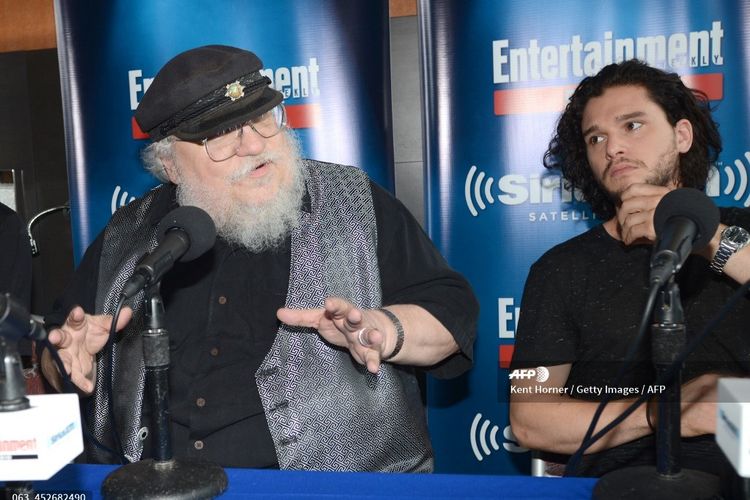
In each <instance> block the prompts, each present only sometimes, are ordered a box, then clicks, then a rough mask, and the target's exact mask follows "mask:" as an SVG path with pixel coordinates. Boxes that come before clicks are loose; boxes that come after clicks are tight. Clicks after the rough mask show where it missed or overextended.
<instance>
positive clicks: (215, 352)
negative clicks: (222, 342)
mask: <svg viewBox="0 0 750 500" xmlns="http://www.w3.org/2000/svg"><path fill="white" fill-rule="evenodd" d="M209 352H210V353H211V356H218V355H219V348H218V347H212V348H211V350H210V351H209Z"/></svg>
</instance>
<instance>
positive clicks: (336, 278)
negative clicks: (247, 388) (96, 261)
mask: <svg viewBox="0 0 750 500" xmlns="http://www.w3.org/2000/svg"><path fill="white" fill-rule="evenodd" d="M304 168H305V169H306V176H307V180H306V181H307V190H308V193H309V195H310V201H311V210H310V212H309V213H307V212H302V214H301V217H302V221H301V224H300V225H299V227H298V228H297V229H295V230H294V232H293V233H292V237H291V242H292V243H291V245H292V248H291V253H292V259H291V269H290V273H289V274H290V278H289V288H288V294H287V298H286V306H287V307H294V308H317V307H321V306H322V305H323V301H324V300H325V298H326V297H328V296H338V297H344V298H346V299H347V300H349V301H351V302H353V303H354V304H356V305H357V306H358V307H361V308H374V307H378V306H380V304H381V296H380V274H379V269H378V262H377V253H376V249H377V230H376V222H375V213H374V209H373V206H372V194H371V192H370V185H369V180H368V178H367V176H366V175H365V174H364V173H363V172H362V171H360V170H359V169H356V168H353V167H344V166H341V165H333V164H328V163H322V162H316V161H311V160H305V161H304ZM162 189H163V188H162V187H159V188H156V189H154V190H152V191H151V192H150V193H149V194H147V195H146V196H144V197H143V198H142V199H140V200H137V201H135V202H133V203H131V204H129V205H127V206H126V207H124V208H122V209H120V210H118V211H117V212H116V213H115V214H114V215H113V217H112V220H111V222H110V224H109V225H108V226H107V228H106V230H105V239H104V245H103V250H102V258H101V261H100V270H99V283H98V284H99V287H98V292H97V303H96V305H97V312H99V313H101V312H104V313H109V314H111V313H112V312H113V310H114V307H115V304H116V300H117V295H118V294H119V291H120V290H121V288H122V285H123V283H124V281H125V280H126V279H127V278H128V277H129V276H130V274H131V273H132V271H133V269H134V267H135V264H136V262H137V260H138V259H139V258H140V256H141V255H143V254H144V253H145V252H148V251H150V250H151V249H153V248H154V246H155V245H156V234H155V229H156V228H155V226H153V225H149V224H148V222H147V221H148V220H149V217H153V215H150V214H149V209H150V207H151V206H152V204H153V202H154V199H155V198H156V197H157V196H159V192H160V190H162ZM161 215H165V214H161ZM141 304H142V294H141V295H139V296H136V297H135V301H134V305H135V308H134V318H133V320H132V321H131V322H130V324H129V325H128V327H126V329H125V331H124V332H121V333H120V334H119V335H118V338H117V342H115V344H114V348H113V351H112V352H111V353H110V354H109V355H106V356H105V355H101V356H100V359H99V363H98V364H97V377H98V379H97V380H98V381H99V383H97V387H96V390H95V393H94V396H93V401H92V403H93V404H92V405H90V408H89V413H90V415H89V417H90V418H89V421H90V422H93V424H94V425H93V429H92V431H93V434H94V436H95V437H97V439H99V440H100V441H103V442H110V435H111V431H110V418H109V416H108V411H109V410H108V405H109V402H108V400H107V392H106V390H105V389H104V388H105V385H104V384H103V383H102V381H103V380H104V379H103V377H104V373H105V366H106V365H107V364H108V363H112V364H113V365H112V366H113V372H114V377H113V394H114V414H115V418H116V421H117V428H118V430H119V435H120V437H121V440H122V446H123V449H124V451H125V453H126V455H128V457H129V458H131V459H138V458H139V457H140V456H141V453H142V451H143V444H142V441H141V439H140V437H139V430H140V428H141V418H140V415H141V410H142V406H143V388H144V369H143V353H142V346H141V338H140V334H139V332H140V330H141V328H142V325H143V310H142V305H141ZM255 379H256V380H255V382H256V383H257V386H258V391H259V393H260V396H261V400H262V403H263V407H264V410H265V415H266V420H267V422H268V426H269V429H270V431H271V436H272V438H273V441H274V444H275V447H276V454H277V458H278V461H279V465H280V467H281V468H282V469H309V470H358V471H393V472H405V471H420V472H429V471H431V470H432V467H433V459H432V448H431V445H430V441H429V436H428V433H427V427H426V421H425V416H424V410H423V407H422V404H421V398H420V393H419V387H418V384H417V381H416V378H415V376H414V373H413V370H412V369H411V368H408V367H401V366H396V365H392V364H389V363H383V364H382V365H381V369H380V372H379V373H378V374H377V375H373V374H370V373H369V372H367V370H366V369H365V368H364V367H362V366H361V365H359V364H358V363H357V362H356V361H354V360H353V359H352V357H351V355H350V354H349V352H348V351H347V350H343V349H339V348H335V347H332V346H331V345H329V344H327V343H326V342H324V341H323V340H322V339H321V338H320V336H319V335H318V334H317V333H316V332H315V330H314V329H309V328H297V327H289V326H287V325H281V327H280V328H279V330H278V332H277V335H276V338H275V341H274V343H273V346H272V347H271V350H270V351H269V352H268V354H267V355H266V357H265V359H264V361H263V363H262V364H261V366H260V368H259V369H258V370H257V372H256V373H255ZM247 382H248V383H252V381H249V380H248V381H247ZM88 451H89V459H91V460H96V461H108V460H111V458H110V457H108V455H106V454H104V453H102V452H101V451H99V450H97V449H92V448H91V447H89V450H88Z"/></svg>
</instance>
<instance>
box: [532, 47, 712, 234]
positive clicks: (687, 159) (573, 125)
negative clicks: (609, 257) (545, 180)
mask: <svg viewBox="0 0 750 500" xmlns="http://www.w3.org/2000/svg"><path fill="white" fill-rule="evenodd" d="M622 85H638V86H640V87H643V88H645V89H646V91H647V92H648V95H649V97H650V98H651V99H652V100H653V101H654V102H655V103H656V104H658V105H659V106H660V107H661V108H662V109H663V110H664V112H665V114H666V115H667V120H668V121H669V123H670V124H671V125H672V126H674V125H675V124H676V123H677V122H678V121H679V120H682V119H683V118H685V119H687V120H688V121H690V123H691V124H692V126H693V144H692V147H691V148H690V150H689V151H688V152H686V153H681V154H680V164H679V180H680V184H681V185H682V186H684V187H693V188H696V189H701V190H702V189H704V188H705V186H706V181H707V178H708V169H709V167H710V166H711V164H713V163H714V162H715V161H716V160H717V158H718V157H719V153H720V152H721V136H720V135H719V130H718V124H717V123H716V122H715V121H714V120H713V118H712V116H711V108H710V107H709V104H708V98H707V97H706V95H705V94H704V93H703V92H701V91H698V90H691V89H689V88H687V87H686V86H685V85H684V84H683V83H682V80H680V77H679V76H678V75H677V74H676V73H666V72H664V71H662V70H660V69H656V68H652V67H651V66H649V65H647V64H646V63H644V62H642V61H639V60H637V59H631V60H628V61H624V62H621V63H616V64H610V65H608V66H605V67H604V68H602V70H601V71H600V72H599V73H598V74H596V75H595V76H589V77H586V78H584V79H583V81H581V83H580V84H579V85H578V87H577V88H576V90H575V92H574V93H573V95H572V96H571V97H570V102H569V103H568V105H567V106H566V108H565V111H564V112H563V114H562V116H561V117H560V121H559V122H558V123H557V130H556V133H555V136H554V137H553V138H552V140H551V141H550V143H549V147H548V148H547V151H546V152H545V153H544V166H545V167H547V168H548V169H551V170H559V171H560V173H561V174H562V177H563V178H564V179H565V185H566V188H568V189H572V188H575V189H578V190H580V192H581V194H582V195H583V198H584V199H585V200H586V201H587V202H588V203H589V204H590V205H591V208H592V210H593V211H594V214H596V216H597V217H599V218H600V219H603V220H607V219H609V218H611V217H613V216H614V215H615V205H614V202H613V201H612V199H611V198H610V197H609V195H608V194H607V192H606V191H605V190H604V189H603V188H602V187H601V186H600V185H599V183H598V182H597V180H596V178H595V177H594V174H593V172H592V170H591V166H590V165H589V162H588V158H587V157H586V144H585V142H584V139H583V131H582V130H581V122H582V119H583V110H584V108H585V107H586V104H587V103H588V101H589V99H591V98H592V97H599V96H601V95H602V94H603V93H604V91H605V90H606V89H608V88H610V87H619V86H622Z"/></svg>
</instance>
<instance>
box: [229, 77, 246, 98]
mask: <svg viewBox="0 0 750 500" xmlns="http://www.w3.org/2000/svg"><path fill="white" fill-rule="evenodd" d="M226 89H227V92H226V93H225V94H224V96H225V97H228V98H230V99H231V100H232V101H236V100H237V99H239V98H241V97H245V86H244V85H240V81H239V80H237V81H234V82H232V83H228V84H227V86H226Z"/></svg>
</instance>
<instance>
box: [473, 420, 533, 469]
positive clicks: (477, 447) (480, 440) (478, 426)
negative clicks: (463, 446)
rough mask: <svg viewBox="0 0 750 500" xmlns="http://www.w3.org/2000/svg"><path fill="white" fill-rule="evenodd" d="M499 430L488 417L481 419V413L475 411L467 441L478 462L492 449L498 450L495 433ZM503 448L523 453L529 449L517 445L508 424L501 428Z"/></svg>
mask: <svg viewBox="0 0 750 500" xmlns="http://www.w3.org/2000/svg"><path fill="white" fill-rule="evenodd" d="M499 431H500V427H498V426H497V425H495V424H493V423H492V422H491V421H490V420H489V419H486V418H485V419H484V421H482V414H481V413H477V414H476V415H475V416H474V420H473V421H472V423H471V430H470V432H469V442H470V443H471V451H473V452H474V456H475V457H476V459H477V461H478V462H481V461H482V460H484V457H489V456H490V455H491V454H492V452H493V451H499V450H500V444H499V443H498V441H497V433H498V432H499ZM503 438H504V439H505V442H503V448H504V449H505V451H508V452H510V453H524V452H527V451H529V450H528V449H527V448H524V447H523V446H519V444H518V439H517V438H516V436H514V435H513V431H512V430H511V428H510V425H508V426H506V427H505V429H503Z"/></svg>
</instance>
